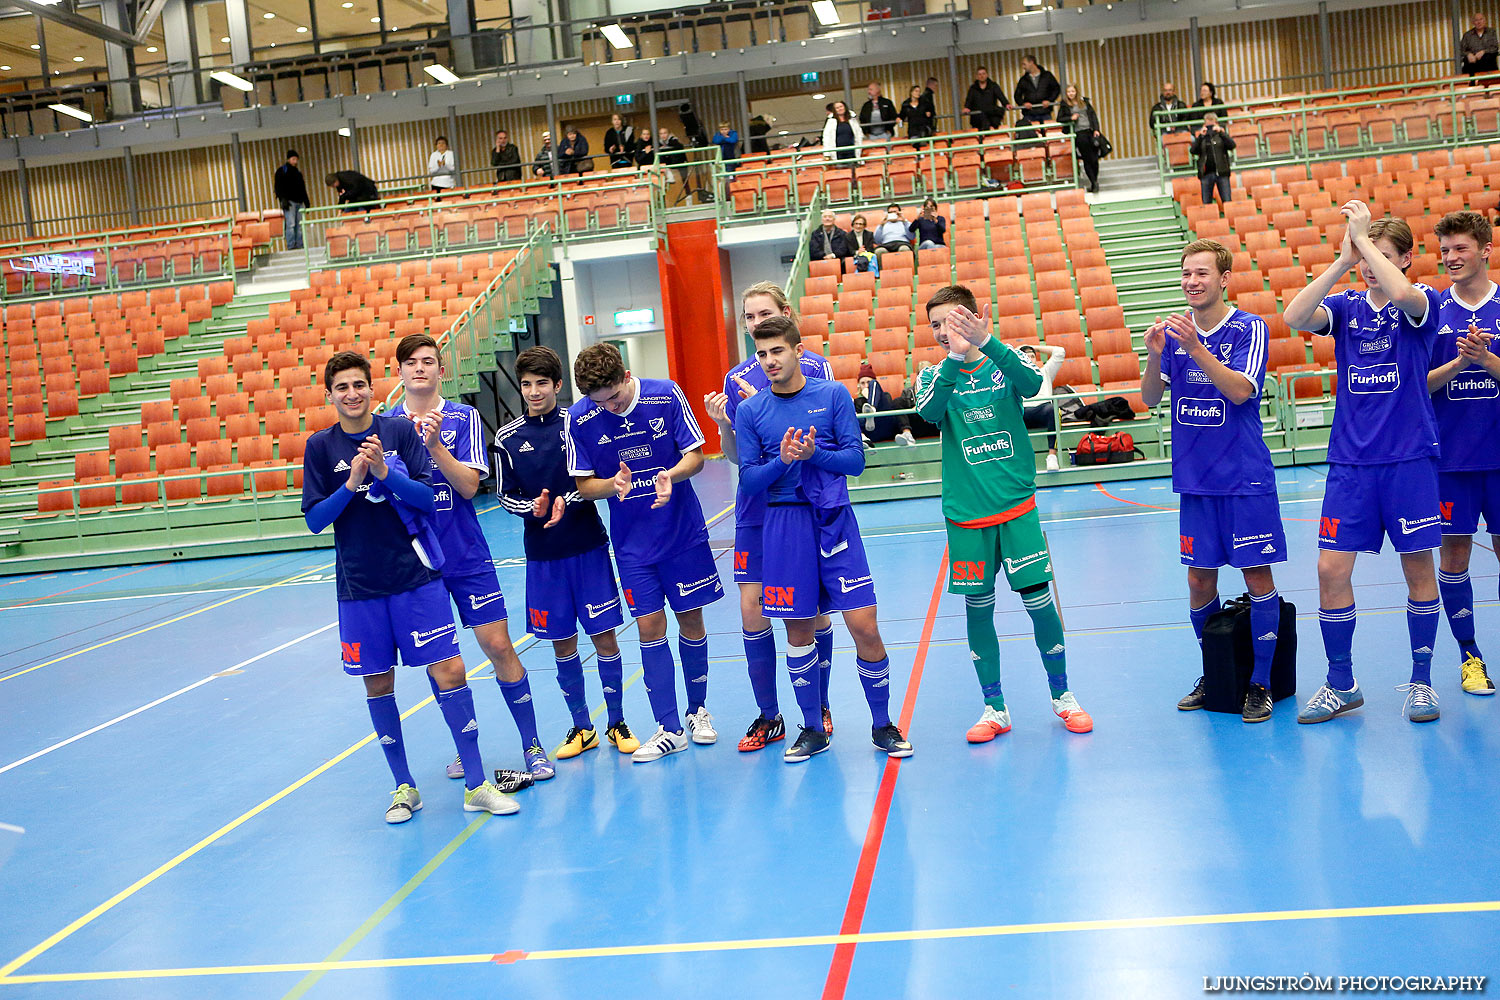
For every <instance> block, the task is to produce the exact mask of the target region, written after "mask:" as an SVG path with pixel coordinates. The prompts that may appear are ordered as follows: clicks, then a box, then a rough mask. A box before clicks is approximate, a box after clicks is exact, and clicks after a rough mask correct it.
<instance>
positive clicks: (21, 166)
mask: <svg viewBox="0 0 1500 1000" xmlns="http://www.w3.org/2000/svg"><path fill="white" fill-rule="evenodd" d="M16 181H17V182H18V183H19V184H20V186H21V221H23V222H25V223H26V236H27V238H28V239H30V238H32V237H34V236H36V216H34V215H32V213H31V184H30V182H29V180H28V179H27V176H26V161H25V160H24V159H18V160H16Z"/></svg>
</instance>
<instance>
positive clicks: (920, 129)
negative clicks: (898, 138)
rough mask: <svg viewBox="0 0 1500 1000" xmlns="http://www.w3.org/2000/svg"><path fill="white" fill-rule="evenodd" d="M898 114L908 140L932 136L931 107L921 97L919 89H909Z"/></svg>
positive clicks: (920, 89)
mask: <svg viewBox="0 0 1500 1000" xmlns="http://www.w3.org/2000/svg"><path fill="white" fill-rule="evenodd" d="M898 114H899V115H900V117H901V121H902V122H904V123H905V124H906V137H907V138H908V139H925V138H927V137H928V136H930V135H932V119H933V112H932V105H931V104H929V103H928V102H927V100H926V99H925V98H924V97H923V95H922V88H921V87H913V88H911V94H910V95H909V96H908V97H907V98H906V103H905V104H903V105H901V110H900V111H899V112H898Z"/></svg>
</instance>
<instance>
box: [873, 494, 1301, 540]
mask: <svg viewBox="0 0 1500 1000" xmlns="http://www.w3.org/2000/svg"><path fill="white" fill-rule="evenodd" d="M1322 502H1323V498H1322V497H1306V498H1304V499H1301V500H1283V501H1281V504H1282V506H1288V505H1290V504H1294V503H1322ZM1175 513H1177V508H1175V507H1173V508H1171V509H1169V510H1132V511H1124V512H1122V513H1119V514H1085V515H1082V516H1080V517H1044V518H1042V523H1043V524H1066V523H1067V522H1069V521H1108V520H1110V519H1112V518H1116V517H1160V516H1161V515H1163V514H1175ZM947 530H948V529H947V528H921V529H919V530H917V531H886V532H878V529H873V528H872V529H870V531H869V534H868V536H867V537H868V540H870V541H875V540H877V539H881V538H904V537H906V536H907V535H936V534H941V533H942V532H945V531H947ZM877 532H878V533H877Z"/></svg>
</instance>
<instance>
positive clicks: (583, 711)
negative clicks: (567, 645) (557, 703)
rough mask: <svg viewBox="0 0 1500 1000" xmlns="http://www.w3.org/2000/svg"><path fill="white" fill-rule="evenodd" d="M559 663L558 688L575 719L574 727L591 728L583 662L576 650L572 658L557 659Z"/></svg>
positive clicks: (560, 657) (569, 712)
mask: <svg viewBox="0 0 1500 1000" xmlns="http://www.w3.org/2000/svg"><path fill="white" fill-rule="evenodd" d="M555 659H556V661H557V686H558V687H560V688H562V696H563V704H565V705H567V706H568V714H569V715H571V716H572V717H573V725H574V726H576V727H578V728H579V729H588V728H590V727H591V723H590V722H589V700H588V695H587V694H586V693H585V692H584V690H583V660H582V659H581V658H579V656H578V651H577V650H576V649H575V650H574V651H573V655H572V656H558V657H555Z"/></svg>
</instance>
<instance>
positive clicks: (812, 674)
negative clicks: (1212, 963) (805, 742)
mask: <svg viewBox="0 0 1500 1000" xmlns="http://www.w3.org/2000/svg"><path fill="white" fill-rule="evenodd" d="M817 668H818V647H817V646H816V645H807V646H788V647H787V648H786V672H787V673H788V674H789V675H791V678H792V693H793V694H794V695H796V696H797V707H798V708H800V709H802V724H803V725H804V726H806V727H807V728H808V729H813V730H816V731H818V732H820V733H821V732H822V731H823V696H822V689H821V688H820V687H819V686H818V675H817V673H816V671H817Z"/></svg>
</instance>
